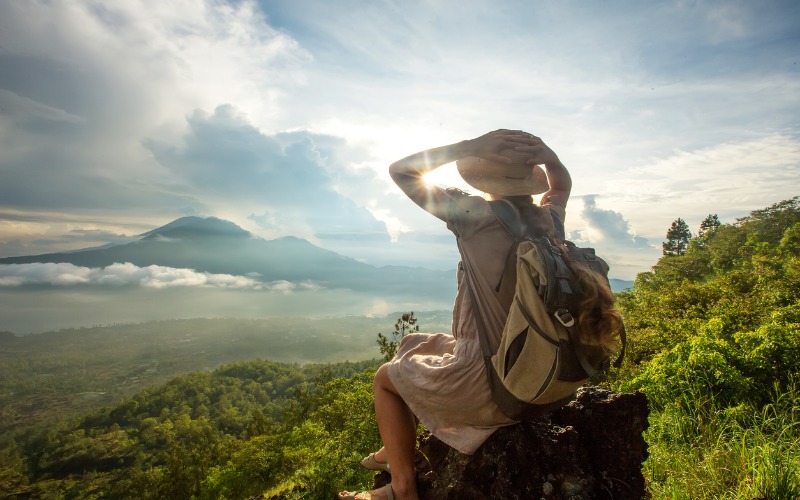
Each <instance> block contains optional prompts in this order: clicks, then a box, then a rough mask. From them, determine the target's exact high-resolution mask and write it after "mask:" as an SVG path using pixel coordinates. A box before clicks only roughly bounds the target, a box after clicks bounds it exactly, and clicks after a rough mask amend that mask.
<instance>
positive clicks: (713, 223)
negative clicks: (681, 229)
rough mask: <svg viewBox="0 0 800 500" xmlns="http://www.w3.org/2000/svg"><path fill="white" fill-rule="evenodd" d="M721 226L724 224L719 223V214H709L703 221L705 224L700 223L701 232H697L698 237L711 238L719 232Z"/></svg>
mask: <svg viewBox="0 0 800 500" xmlns="http://www.w3.org/2000/svg"><path fill="white" fill-rule="evenodd" d="M720 225H722V223H721V222H720V221H719V217H718V216H717V214H708V216H707V217H706V218H705V219H703V222H701V223H700V230H699V231H697V237H698V238H705V237H708V236H711V235H712V234H714V233H715V232H716V231H717V228H718V227H719V226H720Z"/></svg>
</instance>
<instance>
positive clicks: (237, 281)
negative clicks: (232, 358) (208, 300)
mask: <svg viewBox="0 0 800 500" xmlns="http://www.w3.org/2000/svg"><path fill="white" fill-rule="evenodd" d="M26 285H50V286H55V287H67V286H76V285H104V286H113V287H125V286H138V287H142V288H156V289H162V288H176V287H200V288H218V289H236V290H260V291H268V292H279V293H283V294H287V293H292V292H295V291H303V290H312V291H313V290H319V289H320V288H321V287H320V286H319V285H317V284H315V283H311V282H302V283H292V282H289V281H285V280H280V281H272V282H269V283H263V282H260V281H258V280H256V279H253V278H251V277H247V276H234V275H230V274H213V273H207V272H199V271H195V270H193V269H177V268H174V267H165V266H155V265H154V266H147V267H138V266H135V265H133V264H131V263H130V262H126V263H114V264H111V265H110V266H106V267H104V268H102V269H101V268H89V267H80V266H76V265H74V264H69V263H50V262H48V263H32V264H0V287H19V286H26Z"/></svg>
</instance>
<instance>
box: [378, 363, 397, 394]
mask: <svg viewBox="0 0 800 500" xmlns="http://www.w3.org/2000/svg"><path fill="white" fill-rule="evenodd" d="M373 387H374V388H375V389H376V390H377V389H388V388H390V387H394V386H393V384H392V381H391V380H390V379H389V363H384V364H383V365H381V367H380V368H378V371H377V372H375V381H374V382H373Z"/></svg>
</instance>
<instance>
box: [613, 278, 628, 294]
mask: <svg viewBox="0 0 800 500" xmlns="http://www.w3.org/2000/svg"><path fill="white" fill-rule="evenodd" d="M608 284H609V285H611V291H612V292H614V293H617V292H622V291H625V290H627V289H629V288H633V280H619V279H616V278H609V280H608Z"/></svg>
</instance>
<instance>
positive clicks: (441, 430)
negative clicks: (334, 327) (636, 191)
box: [340, 130, 572, 499]
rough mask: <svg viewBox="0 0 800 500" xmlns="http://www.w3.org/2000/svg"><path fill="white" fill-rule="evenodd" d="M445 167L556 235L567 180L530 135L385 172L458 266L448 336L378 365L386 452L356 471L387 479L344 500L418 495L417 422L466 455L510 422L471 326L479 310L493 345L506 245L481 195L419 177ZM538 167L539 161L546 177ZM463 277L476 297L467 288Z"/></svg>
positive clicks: (414, 339)
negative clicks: (451, 248)
mask: <svg viewBox="0 0 800 500" xmlns="http://www.w3.org/2000/svg"><path fill="white" fill-rule="evenodd" d="M453 161H456V162H457V165H458V169H459V173H460V174H461V175H462V177H464V179H465V180H466V181H467V182H468V183H470V184H471V185H473V186H474V187H476V188H478V189H480V190H482V191H484V192H485V193H486V194H488V195H489V196H490V197H491V198H493V199H506V200H508V201H510V202H512V203H514V204H515V205H517V206H518V207H519V208H520V209H521V210H522V211H523V214H526V213H527V214H528V215H529V217H532V218H534V219H536V221H537V222H538V223H539V224H540V230H541V231H544V232H545V233H546V234H548V235H549V236H551V237H553V236H560V238H561V239H563V221H564V210H565V207H566V204H567V200H568V198H569V194H570V190H571V188H572V181H571V179H570V175H569V172H568V171H567V169H566V168H565V167H564V165H563V164H562V163H561V161H559V159H558V157H557V156H556V154H555V153H554V152H553V151H552V150H551V149H550V148H549V147H548V146H547V145H545V143H544V142H543V141H542V140H541V139H540V138H538V137H535V136H533V135H531V134H527V133H524V132H521V131H513V130H497V131H494V132H490V133H488V134H486V135H483V136H481V137H478V138H476V139H472V140H466V141H462V142H459V143H457V144H451V145H449V146H443V147H439V148H434V149H430V150H427V151H422V152H419V153H416V154H413V155H411V156H409V157H407V158H404V159H402V160H400V161H398V162H395V163H394V164H392V165H391V166H390V167H389V172H390V174H391V176H392V179H393V180H394V181H395V182H396V183H397V185H398V186H399V187H400V189H402V190H403V191H404V192H405V193H406V195H408V197H409V198H411V200H412V201H414V202H415V203H416V204H417V205H419V206H420V207H422V208H423V209H425V210H427V211H428V212H430V213H431V214H432V215H434V216H436V217H438V218H439V219H441V220H443V221H445V222H446V223H447V227H448V229H450V230H451V231H452V232H453V233H454V234H455V235H456V238H457V241H458V246H459V251H460V253H461V262H460V263H459V266H458V293H457V296H456V301H455V306H454V309H453V335H452V336H450V335H445V334H441V333H440V334H419V333H418V334H410V335H407V336H406V337H404V338H403V340H402V341H401V343H400V346H399V349H398V352H397V354H396V356H395V357H394V359H393V360H392V361H390V362H389V363H387V364H384V365H383V366H381V367H380V369H378V372H377V373H376V375H375V385H374V394H375V413H376V418H377V421H378V428H379V430H380V435H381V440H382V441H383V445H384V446H383V448H381V449H380V450H378V451H377V452H375V453H372V454H370V455H369V456H368V457H367V458H365V459H364V460H363V461H362V465H363V466H364V467H366V468H368V469H374V470H387V471H390V472H391V474H392V482H391V484H390V485H387V486H386V487H384V488H380V489H378V490H374V491H371V492H364V493H358V494H353V493H348V492H343V493H342V494H340V498H343V499H353V498H355V499H369V498H373V499H383V498H390V499H392V498H397V499H416V498H418V496H417V485H416V478H415V471H414V448H415V444H416V428H417V419H419V421H421V422H422V424H423V425H424V426H425V427H426V428H427V429H428V430H430V431H431V433H433V434H434V435H435V436H436V437H437V438H439V439H440V440H442V441H443V442H445V443H447V444H448V445H450V446H451V447H453V448H456V449H457V450H459V451H460V452H462V453H466V454H471V453H473V452H474V451H475V450H476V449H477V448H478V447H479V446H480V445H481V444H483V442H484V441H485V440H486V439H487V438H488V437H489V436H490V435H491V434H492V433H493V432H494V431H495V430H496V429H497V428H499V427H502V426H506V425H510V424H513V423H515V422H514V421H513V420H511V419H509V418H508V417H506V416H505V415H503V414H502V413H501V412H500V410H499V408H498V407H497V406H496V405H495V404H494V403H493V402H492V397H491V392H490V389H489V384H488V379H487V374H486V368H485V364H484V362H483V354H482V350H481V345H480V341H479V338H478V335H479V333H478V326H477V322H476V314H478V313H480V314H481V317H482V319H483V324H484V325H485V326H484V328H485V329H486V331H484V332H481V334H484V335H487V336H488V337H489V341H490V344H491V345H493V346H497V344H498V343H499V340H500V335H501V333H502V330H503V325H504V323H505V321H506V317H507V314H508V310H509V306H510V300H511V297H510V296H508V294H505V296H501V294H498V293H497V289H498V288H499V287H498V286H496V285H497V284H498V283H499V282H500V281H501V280H502V279H503V274H504V269H505V267H506V259H507V256H508V254H509V251H510V250H511V249H512V246H513V245H514V241H513V239H512V237H511V236H510V235H509V234H508V232H507V231H506V229H505V228H504V227H503V226H502V224H501V223H500V222H499V221H498V220H497V218H496V217H495V216H494V214H493V212H492V210H491V208H490V207H489V204H488V202H487V201H486V200H485V199H484V198H482V197H479V196H469V195H467V194H466V193H463V192H461V191H458V190H452V189H442V188H438V187H434V186H430V185H428V184H427V183H426V182H425V181H424V180H423V176H424V175H425V174H427V173H428V172H430V171H432V170H434V169H436V168H438V167H439V166H441V165H444V164H446V163H450V162H453ZM537 165H544V168H545V171H546V178H545V175H544V173H543V172H542V170H541V169H540V168H539V167H537ZM548 184H549V189H548ZM545 191H546V192H545ZM542 192H544V195H543V196H542V198H541V201H540V207H536V206H535V205H534V204H533V200H532V198H531V195H533V194H539V193H542ZM556 228H559V229H556ZM559 233H561V234H559ZM465 269H466V272H465ZM467 274H469V275H470V277H469V279H470V284H471V285H472V287H473V292H474V294H471V293H470V291H469V290H468V289H467V285H466V280H467V277H466V276H467ZM473 297H474V299H473Z"/></svg>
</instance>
